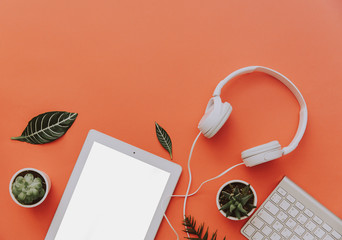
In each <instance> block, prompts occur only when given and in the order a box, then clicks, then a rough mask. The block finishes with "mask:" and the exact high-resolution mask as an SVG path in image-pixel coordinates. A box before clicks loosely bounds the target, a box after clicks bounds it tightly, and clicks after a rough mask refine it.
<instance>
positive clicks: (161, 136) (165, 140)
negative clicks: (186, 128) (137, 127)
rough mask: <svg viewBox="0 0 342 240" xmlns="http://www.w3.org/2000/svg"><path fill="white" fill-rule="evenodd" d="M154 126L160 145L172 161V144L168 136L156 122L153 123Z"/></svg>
mask: <svg viewBox="0 0 342 240" xmlns="http://www.w3.org/2000/svg"><path fill="white" fill-rule="evenodd" d="M154 123H155V125H156V134H157V138H158V140H159V142H160V144H161V145H162V146H163V148H165V149H166V151H168V152H169V154H170V157H171V160H172V142H171V138H170V136H169V134H167V132H166V131H165V130H164V128H162V127H161V126H160V125H159V124H158V123H157V122H154Z"/></svg>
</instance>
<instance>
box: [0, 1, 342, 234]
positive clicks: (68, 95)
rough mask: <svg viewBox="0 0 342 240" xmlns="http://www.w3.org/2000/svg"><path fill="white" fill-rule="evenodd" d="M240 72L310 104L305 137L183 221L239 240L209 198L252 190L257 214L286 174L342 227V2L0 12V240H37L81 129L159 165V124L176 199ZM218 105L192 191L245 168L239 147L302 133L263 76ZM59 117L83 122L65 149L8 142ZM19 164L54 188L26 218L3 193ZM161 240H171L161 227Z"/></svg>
mask: <svg viewBox="0 0 342 240" xmlns="http://www.w3.org/2000/svg"><path fill="white" fill-rule="evenodd" d="M249 65H262V66H266V67H270V68H273V69H275V70H277V71H279V72H281V73H282V74H284V75H285V76H287V77H289V78H290V79H291V80H292V81H293V82H294V83H295V84H296V86H297V87H298V88H299V89H300V91H301V92H302V94H303V96H304V98H305V100H306V102H307V105H308V111H309V121H308V126H307V130H306V132H305V135H304V137H303V139H302V141H301V143H300V144H299V146H298V148H297V149H296V150H295V151H294V152H292V153H291V154H289V155H287V156H285V157H283V158H281V159H279V160H276V161H273V162H270V163H267V164H264V165H260V166H257V167H254V168H247V167H243V166H241V167H239V168H236V169H234V170H233V171H232V172H230V173H229V174H227V175H225V176H224V177H222V178H220V179H218V180H216V181H214V182H211V183H208V184H207V185H205V186H204V187H203V188H202V189H201V190H200V192H199V193H198V194H197V195H196V196H194V197H191V198H190V199H189V202H188V207H187V214H191V215H193V216H194V217H195V218H196V219H197V221H198V223H200V222H203V221H205V223H206V226H209V228H210V232H212V231H214V230H216V229H217V230H218V239H222V238H223V236H224V235H226V236H227V237H228V239H233V240H239V239H244V237H243V236H242V235H241V234H240V229H241V227H242V226H243V224H244V223H245V221H241V222H232V221H229V220H227V219H225V218H224V217H223V216H222V215H221V214H220V213H219V212H218V211H217V208H216V205H215V196H216V192H217V190H218V188H219V187H220V186H221V185H222V184H223V183H224V182H226V181H228V180H231V179H236V178H238V179H243V180H246V181H249V182H250V183H251V184H252V185H253V186H254V188H255V189H256V191H257V193H258V199H259V204H260V203H262V202H263V200H264V199H265V198H266V197H267V195H268V194H269V193H270V192H271V190H272V189H273V188H274V187H275V186H276V185H277V183H278V182H279V181H280V180H281V178H282V177H283V176H284V175H287V176H288V177H290V178H291V179H292V180H293V181H295V182H296V183H297V184H298V185H300V186H301V187H302V188H304V189H305V190H306V191H307V192H309V193H310V194H311V195H313V196H314V197H315V198H317V200H319V201H320V202H321V203H323V204H324V205H325V206H326V207H327V208H329V209H330V210H331V211H332V212H334V213H335V214H336V215H337V216H339V217H340V218H341V217H342V204H341V203H342V191H341V190H342V187H341V184H342V174H341V171H342V157H341V149H342V106H341V103H342V3H341V1H339V0H325V1H320V0H312V1H305V0H287V1H270V0H259V1H252V0H246V1H236V0H235V1H233V0H210V1H203V0H199V1H198V0H196V1H194V0H175V1H165V0H147V1H138V0H132V1H126V0H117V1H104V0H97V1H95V0H83V1H80V0H75V1H70V0H60V1H56V0H50V1H42V0H35V1H27V0H25V1H24V0H11V1H6V0H3V1H0V81H1V93H0V106H1V112H2V114H1V120H0V121H1V124H0V127H1V129H0V132H1V137H0V149H1V160H0V169H1V171H2V172H1V174H0V191H1V198H0V209H1V210H0V212H1V215H0V239H1V240H17V239H32V240H39V239H44V236H45V234H46V232H47V230H48V228H49V225H50V222H51V220H52V218H53V216H54V213H55V210H56V208H57V206H58V203H59V201H60V199H61V197H62V194H63V191H64V189H65V186H66V184H67V181H68V179H69V176H70V174H71V172H72V169H73V167H74V164H75V162H76V160H77V157H78V154H79V152H80V150H81V147H82V145H83V142H84V140H85V137H86V134H87V132H88V131H89V129H96V130H98V131H101V132H104V133H106V134H108V135H111V136H113V137H115V138H118V139H120V140H122V141H125V142H127V143H130V144H132V145H135V146H137V147H140V148H142V149H144V150H147V151H149V152H151V153H154V154H156V155H158V156H161V157H164V158H167V159H168V158H169V156H168V153H167V152H166V151H165V150H164V149H163V148H162V147H161V146H160V144H159V143H158V141H157V138H156V136H155V129H154V121H157V122H158V123H159V124H160V125H161V126H162V127H164V128H165V129H166V130H167V131H168V133H169V134H170V136H171V138H172V141H173V150H174V162H176V163H178V164H180V165H182V166H183V169H184V170H183V173H182V176H181V178H180V181H179V184H178V186H177V188H176V190H175V193H176V194H183V193H185V191H186V186H187V181H188V173H187V168H186V164H187V158H188V154H189V151H190V147H191V144H192V142H193V140H194V138H195V137H196V135H197V134H198V129H197V124H198V122H199V120H200V118H201V117H202V114H203V112H204V109H205V106H206V104H207V102H208V100H209V98H210V96H211V94H212V92H213V91H214V88H215V87H216V85H217V84H218V82H219V81H220V80H222V79H223V78H224V77H226V76H227V75H228V74H229V73H231V72H232V71H234V70H236V69H238V68H241V67H245V66H249ZM221 96H222V99H224V100H227V101H229V102H230V103H231V104H232V106H233V112H232V115H231V117H230V118H229V120H228V122H227V123H226V124H225V125H224V127H223V128H222V129H221V131H220V132H219V133H218V134H217V135H216V136H215V137H214V138H212V139H205V138H204V137H203V136H201V137H200V139H199V141H198V143H197V145H196V147H195V150H194V154H193V158H192V163H191V166H192V170H193V177H194V179H193V185H192V188H191V189H192V190H195V189H196V188H197V187H198V186H199V184H200V183H201V182H202V181H204V180H206V179H208V178H211V177H213V176H215V175H217V174H218V173H220V172H222V171H223V170H225V169H227V168H228V167H230V166H232V165H233V164H237V163H239V162H241V159H240V153H241V151H243V150H245V149H247V148H250V147H254V146H257V145H260V144H263V143H266V142H268V141H271V140H279V142H280V143H281V144H282V146H286V145H287V144H289V142H290V141H291V139H292V137H293V136H294V134H295V131H296V129H297V122H298V110H299V107H298V104H297V102H296V100H295V98H294V96H293V95H292V94H291V93H290V91H289V90H288V89H287V88H286V87H285V86H284V85H282V84H281V83H280V82H278V81H276V80H274V79H272V77H269V76H266V75H264V74H260V73H255V74H249V75H245V76H243V77H240V78H239V79H235V80H234V81H232V82H230V83H229V84H228V85H227V86H225V87H224V89H223V91H222V95H221ZM54 110H65V111H70V112H77V113H79V116H78V118H77V120H76V121H75V123H74V125H73V126H72V127H71V128H70V130H69V132H67V134H66V135H65V136H63V137H62V138H61V139H59V140H58V141H56V142H53V143H50V144H46V145H41V146H36V145H30V144H26V143H22V142H17V141H11V140H10V137H12V136H17V135H20V134H21V132H22V131H23V129H24V128H25V127H26V124H27V122H28V121H29V120H30V119H31V118H32V117H34V116H36V115H38V114H40V113H43V112H47V111H54ZM24 167H34V168H38V169H40V170H42V171H45V172H46V173H47V174H48V175H49V176H50V178H51V180H52V190H51V192H50V194H49V196H48V198H47V199H46V201H45V202H44V203H43V204H42V205H41V206H39V207H37V208H34V209H24V208H21V207H19V206H17V205H16V204H15V203H14V202H13V201H12V199H11V197H10V195H9V191H8V184H9V181H10V178H11V176H12V174H14V172H16V171H17V170H18V169H20V168H24ZM98 181H99V184H101V179H98ZM114 191H115V190H114ZM95 193H96V192H92V193H91V194H95ZM98 194H101V193H98ZM103 194H105V193H103ZM137 199H139V196H137ZM137 204H138V205H139V202H137ZM182 204H183V199H173V200H172V201H171V203H170V205H169V208H168V210H167V215H168V217H169V218H170V220H171V222H172V223H173V224H174V226H175V228H176V230H177V231H178V233H179V234H180V235H181V238H183V237H184V236H185V235H184V233H182V229H183V228H182V226H181V221H182ZM141 207H143V206H141ZM84 215H85V217H86V215H87V213H86V211H85V212H84ZM132 217H134V216H132ZM132 228H134V226H132ZM127 234H129V233H127ZM113 235H115V232H113ZM114 239H115V238H114ZM156 239H157V240H162V239H171V240H172V239H176V237H175V235H174V233H173V232H172V230H171V229H170V228H169V226H168V225H167V223H166V221H165V220H163V222H162V224H161V227H160V229H159V232H158V234H157V237H156Z"/></svg>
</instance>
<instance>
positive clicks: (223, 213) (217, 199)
mask: <svg viewBox="0 0 342 240" xmlns="http://www.w3.org/2000/svg"><path fill="white" fill-rule="evenodd" d="M236 182H237V183H242V184H245V185H248V184H249V183H247V182H245V181H243V180H231V181H228V182H226V183H225V184H223V185H222V186H221V187H220V189H219V190H218V192H217V195H216V205H217V208H218V209H220V208H221V206H220V203H219V197H220V193H221V191H222V190H223V188H224V187H225V186H227V185H228V184H230V183H236ZM250 189H251V191H252V192H253V194H254V201H253V205H254V206H256V205H257V202H258V199H257V194H256V192H255V190H254V188H253V187H252V185H250ZM254 211H255V208H253V209H252V210H251V211H250V212H249V213H248V214H247V216H243V217H241V218H240V219H238V218H236V217H232V216H228V217H226V213H225V212H224V211H222V210H220V213H221V214H222V215H223V216H224V217H225V218H229V219H230V220H234V221H238V220H243V219H246V218H248V217H249V216H251V215H252V214H253V212H254Z"/></svg>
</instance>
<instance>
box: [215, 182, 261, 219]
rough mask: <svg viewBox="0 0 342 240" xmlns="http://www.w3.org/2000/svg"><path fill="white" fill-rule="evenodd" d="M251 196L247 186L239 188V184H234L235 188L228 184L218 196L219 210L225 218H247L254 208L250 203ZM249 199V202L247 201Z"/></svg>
mask: <svg viewBox="0 0 342 240" xmlns="http://www.w3.org/2000/svg"><path fill="white" fill-rule="evenodd" d="M253 196H254V195H253V192H252V191H251V189H250V185H249V184H248V185H245V186H244V187H239V184H236V185H235V187H234V186H233V185H232V184H228V186H226V187H225V188H223V190H222V192H221V194H220V197H219V203H220V206H221V208H220V209H219V210H220V211H221V210H222V211H223V212H225V213H226V217H228V216H232V217H236V218H238V219H241V217H242V216H247V214H248V213H249V212H250V211H251V210H252V209H253V208H255V207H256V206H254V205H253V202H252V197H253ZM250 199H251V201H249V200H250Z"/></svg>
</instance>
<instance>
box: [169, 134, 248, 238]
mask: <svg viewBox="0 0 342 240" xmlns="http://www.w3.org/2000/svg"><path fill="white" fill-rule="evenodd" d="M200 135H201V132H200V133H199V134H198V135H197V137H196V138H195V140H194V142H193V144H192V147H191V150H190V154H189V159H188V172H189V183H188V188H187V191H186V194H185V195H171V196H169V197H170V198H171V197H184V205H183V216H184V219H185V216H186V215H185V208H186V201H187V199H188V197H191V196H193V195H195V194H196V193H197V192H198V191H199V190H200V189H201V187H202V186H203V185H204V184H205V183H208V182H210V181H213V180H215V179H217V178H220V177H222V176H223V175H224V174H226V173H228V172H229V171H230V170H232V169H234V168H235V167H238V166H240V165H243V164H244V163H238V164H236V165H234V166H232V167H230V168H228V169H227V170H225V171H224V172H222V173H220V174H219V175H217V176H216V177H213V178H210V179H208V180H206V181H204V182H202V183H201V184H200V186H199V187H198V188H197V190H196V191H195V192H193V193H191V194H189V191H190V187H191V181H192V175H191V169H190V161H191V156H192V152H193V150H194V147H195V144H196V142H197V140H198V138H199V136H200ZM165 200H166V199H164V200H163V202H164V201H165ZM164 217H165V219H166V221H167V223H168V224H169V226H170V227H171V229H172V230H173V232H174V233H175V234H176V236H177V240H179V236H178V233H177V231H176V230H175V229H174V228H173V226H172V224H171V222H170V221H169V219H168V218H167V216H166V214H165V213H164ZM187 235H188V237H189V238H190V235H189V233H187Z"/></svg>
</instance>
